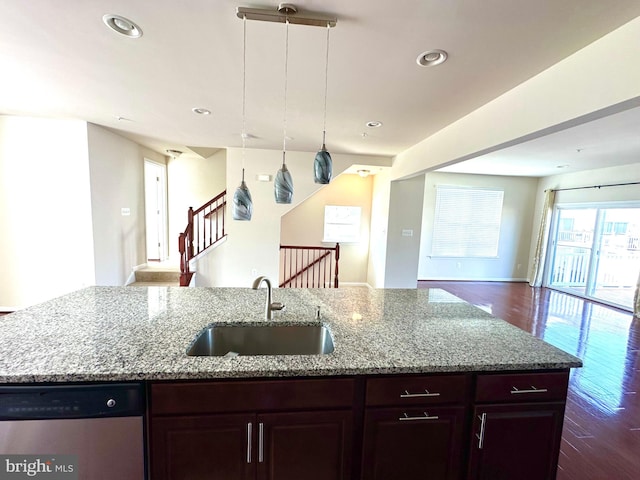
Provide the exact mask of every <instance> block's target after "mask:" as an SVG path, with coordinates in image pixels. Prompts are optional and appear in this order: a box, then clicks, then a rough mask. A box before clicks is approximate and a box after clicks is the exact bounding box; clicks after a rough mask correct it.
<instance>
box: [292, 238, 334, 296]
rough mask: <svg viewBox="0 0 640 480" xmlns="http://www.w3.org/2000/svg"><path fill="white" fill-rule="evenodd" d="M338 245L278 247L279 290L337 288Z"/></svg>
mask: <svg viewBox="0 0 640 480" xmlns="http://www.w3.org/2000/svg"><path fill="white" fill-rule="evenodd" d="M339 261H340V244H339V243H336V246H335V247H310V246H301V245H280V269H281V270H280V271H281V272H282V274H281V275H280V277H281V278H283V279H284V280H282V281H281V282H280V287H281V288H286V287H290V288H292V287H301V288H327V286H328V288H332V287H333V288H338V283H339V282H338V271H339V268H338V265H339Z"/></svg>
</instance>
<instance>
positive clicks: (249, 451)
mask: <svg viewBox="0 0 640 480" xmlns="http://www.w3.org/2000/svg"><path fill="white" fill-rule="evenodd" d="M252 430H253V423H251V422H249V423H247V463H251V440H252V439H251V437H252V435H251V432H252Z"/></svg>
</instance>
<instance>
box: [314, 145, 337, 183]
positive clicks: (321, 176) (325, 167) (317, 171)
mask: <svg viewBox="0 0 640 480" xmlns="http://www.w3.org/2000/svg"><path fill="white" fill-rule="evenodd" d="M332 175H333V162H332V160H331V155H330V154H329V152H327V149H326V148H325V146H324V143H323V144H322V148H321V149H320V150H319V151H318V153H316V159H315V160H314V161H313V181H314V182H316V183H322V184H325V185H326V184H327V183H329V182H331V176H332Z"/></svg>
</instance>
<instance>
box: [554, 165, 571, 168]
mask: <svg viewBox="0 0 640 480" xmlns="http://www.w3.org/2000/svg"><path fill="white" fill-rule="evenodd" d="M568 166H569V165H556V168H567V167H568Z"/></svg>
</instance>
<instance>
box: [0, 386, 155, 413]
mask: <svg viewBox="0 0 640 480" xmlns="http://www.w3.org/2000/svg"><path fill="white" fill-rule="evenodd" d="M144 398H145V396H144V386H143V384H141V383H113V384H108V383H107V384H83V385H28V386H4V387H0V420H20V419H22V420H32V419H43V418H92V417H126V416H139V415H143V413H144V407H145V401H144Z"/></svg>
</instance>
